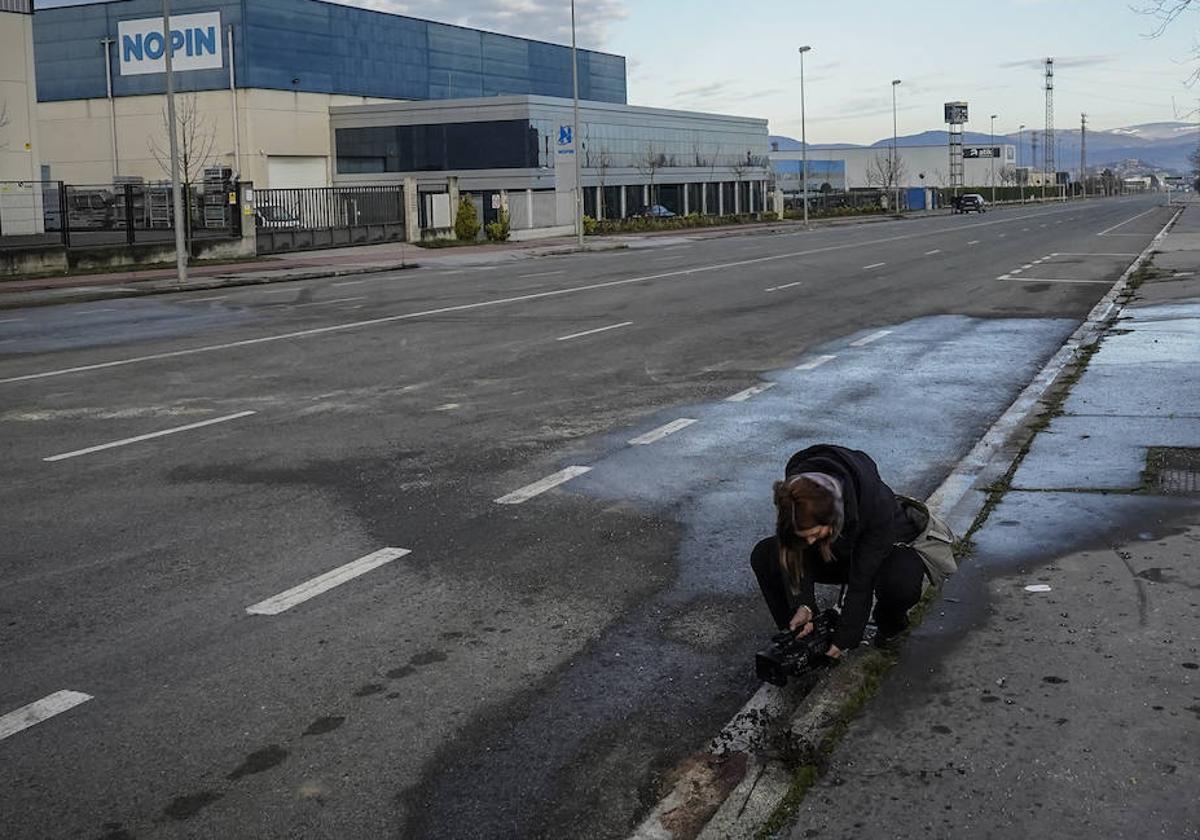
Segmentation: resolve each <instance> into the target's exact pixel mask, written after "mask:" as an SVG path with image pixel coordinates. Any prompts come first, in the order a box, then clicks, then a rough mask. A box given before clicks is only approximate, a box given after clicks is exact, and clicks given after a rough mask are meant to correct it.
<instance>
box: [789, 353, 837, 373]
mask: <svg viewBox="0 0 1200 840" xmlns="http://www.w3.org/2000/svg"><path fill="white" fill-rule="evenodd" d="M836 358H837V356H817V357H815V358H812V359H809V360H808V361H807V362H804V363H803V364H799V365H796V368H795V369H796V370H816V369H817V368H819V367H820V366H821V365H823V364H825V363H826V362H832V361H833V360H834V359H836Z"/></svg>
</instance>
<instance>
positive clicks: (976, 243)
mask: <svg viewBox="0 0 1200 840" xmlns="http://www.w3.org/2000/svg"><path fill="white" fill-rule="evenodd" d="M967 244H968V245H978V244H979V240H978V239H972V240H971V241H970V242H968V243H967Z"/></svg>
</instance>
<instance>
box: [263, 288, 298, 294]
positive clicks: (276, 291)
mask: <svg viewBox="0 0 1200 840" xmlns="http://www.w3.org/2000/svg"><path fill="white" fill-rule="evenodd" d="M303 291H304V289H264V290H263V294H264V295H286V294H287V293H288V292H297V293H299V292H303Z"/></svg>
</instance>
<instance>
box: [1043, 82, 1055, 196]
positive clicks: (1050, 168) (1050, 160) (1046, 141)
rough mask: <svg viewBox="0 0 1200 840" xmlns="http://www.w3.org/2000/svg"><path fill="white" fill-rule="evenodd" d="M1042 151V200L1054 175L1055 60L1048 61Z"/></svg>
mask: <svg viewBox="0 0 1200 840" xmlns="http://www.w3.org/2000/svg"><path fill="white" fill-rule="evenodd" d="M1042 141H1043V142H1042V150H1043V152H1042V153H1043V154H1044V155H1045V158H1044V160H1043V164H1042V166H1043V169H1044V171H1045V173H1046V175H1045V176H1044V177H1043V180H1042V198H1045V197H1046V181H1045V178H1048V177H1050V176H1051V175H1053V174H1054V170H1055V166H1054V59H1053V58H1047V59H1046V130H1045V133H1044V136H1043V137H1042Z"/></svg>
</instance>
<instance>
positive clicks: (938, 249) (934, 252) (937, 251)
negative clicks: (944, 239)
mask: <svg viewBox="0 0 1200 840" xmlns="http://www.w3.org/2000/svg"><path fill="white" fill-rule="evenodd" d="M940 253H942V249H941V248H934V249H933V250H932V251H926V252H925V256H927V257H931V256H933V255H934V254H940Z"/></svg>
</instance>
